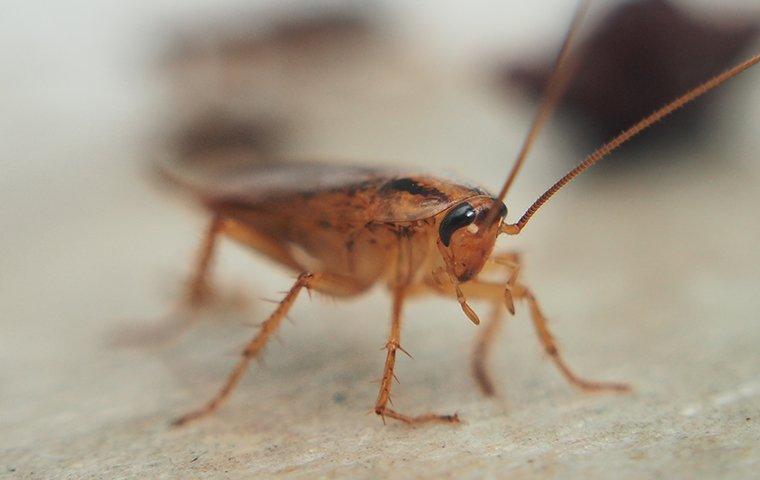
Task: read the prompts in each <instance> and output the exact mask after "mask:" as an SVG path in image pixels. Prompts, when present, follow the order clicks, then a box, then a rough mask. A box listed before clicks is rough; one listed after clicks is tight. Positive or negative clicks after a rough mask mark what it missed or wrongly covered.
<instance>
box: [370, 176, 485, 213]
mask: <svg viewBox="0 0 760 480" xmlns="http://www.w3.org/2000/svg"><path fill="white" fill-rule="evenodd" d="M478 196H488V197H490V195H488V194H487V193H486V192H485V191H483V190H481V189H479V188H475V187H471V186H467V185H462V184H459V183H453V182H449V181H446V180H441V179H439V178H436V177H431V176H426V175H396V176H393V177H391V178H388V179H387V180H386V181H385V182H384V183H383V184H382V185H381V186H380V188H379V189H378V190H377V193H376V195H375V199H374V202H373V213H372V217H373V219H375V220H376V221H378V222H411V221H415V220H422V219H425V218H430V217H432V216H434V215H436V214H438V213H440V212H442V211H444V210H446V209H448V208H450V207H452V206H454V205H456V204H458V203H460V202H463V201H465V200H467V199H468V198H472V197H478Z"/></svg>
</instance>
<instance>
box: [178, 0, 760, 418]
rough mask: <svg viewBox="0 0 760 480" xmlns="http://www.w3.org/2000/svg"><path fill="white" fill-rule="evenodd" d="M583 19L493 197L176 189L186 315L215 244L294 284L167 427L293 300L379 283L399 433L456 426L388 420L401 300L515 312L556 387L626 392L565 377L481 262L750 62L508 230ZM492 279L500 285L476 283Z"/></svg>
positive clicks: (383, 188) (236, 186) (400, 181)
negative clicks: (182, 199)
mask: <svg viewBox="0 0 760 480" xmlns="http://www.w3.org/2000/svg"><path fill="white" fill-rule="evenodd" d="M583 10H584V8H583V7H582V8H580V9H579V11H578V13H577V14H576V16H575V19H574V20H573V23H572V25H571V27H570V29H569V31H568V34H567V36H566V38H565V41H564V44H563V46H562V49H561V50H560V53H559V55H558V57H557V60H556V64H555V71H554V74H553V76H552V79H551V81H550V82H549V85H548V87H547V93H546V94H545V96H544V99H543V101H542V104H541V105H540V107H539V109H538V113H537V114H536V116H535V118H534V119H533V122H532V125H531V127H530V130H529V132H528V134H527V136H526V139H525V141H524V143H523V145H522V148H521V151H520V153H519V155H518V157H517V160H516V161H515V163H514V165H513V167H512V169H511V171H510V173H509V175H508V176H507V179H506V181H505V182H504V185H503V187H502V188H501V190H500V192H499V193H498V194H497V195H495V196H494V195H491V194H489V193H487V192H486V191H485V190H483V189H481V188H477V187H472V186H468V185H462V184H457V183H452V182H450V181H446V180H441V179H439V178H436V177H434V176H428V175H416V174H415V175H404V174H398V173H397V172H391V171H383V170H377V169H369V168H361V167H346V166H338V165H330V164H318V163H281V164H271V163H270V164H263V165H259V166H256V165H254V166H246V167H244V168H242V169H239V170H237V171H233V172H231V173H230V174H227V175H224V176H220V177H211V178H209V177H204V178H203V179H200V180H199V179H198V178H196V179H195V180H193V181H189V180H188V179H187V178H185V179H182V180H179V179H177V178H175V180H178V181H179V183H181V184H183V185H185V186H186V187H188V188H189V190H190V191H191V192H192V193H193V194H194V195H195V196H196V197H197V198H198V199H199V200H200V201H201V203H202V204H203V205H204V206H205V207H206V208H207V209H208V210H209V211H210V212H211V215H212V220H211V223H210V226H209V228H208V231H207V233H206V235H205V239H204V242H203V244H202V247H201V250H200V256H199V258H198V262H197V265H196V269H195V272H194V275H193V277H192V279H191V282H190V284H189V291H188V296H187V299H186V302H187V305H189V306H197V305H199V304H200V303H202V302H203V301H204V299H206V298H207V294H208V292H209V287H208V285H209V284H208V279H207V277H208V272H209V267H210V265H211V260H212V257H213V254H214V250H215V246H216V244H217V239H218V238H219V237H220V236H227V237H229V238H232V239H233V240H236V241H237V242H239V243H241V244H243V245H245V246H247V247H249V248H251V249H253V250H256V251H258V252H259V253H262V254H263V255H265V256H267V257H269V258H270V259H271V260H274V261H275V262H277V263H279V264H280V265H283V266H285V267H288V268H290V269H291V270H293V271H294V272H296V273H297V274H298V277H297V279H296V280H295V283H294V284H293V285H292V287H291V288H290V290H289V291H288V292H287V293H286V294H285V297H284V298H283V299H282V300H281V301H280V303H279V304H278V306H277V308H275V310H274V312H272V313H271V314H270V315H269V317H268V318H267V319H266V320H265V321H264V322H263V323H262V324H261V327H260V330H259V332H258V333H257V334H256V335H255V336H254V338H253V339H252V340H251V341H250V342H249V343H248V344H247V345H246V347H245V349H244V350H243V352H242V356H241V358H240V360H239V361H238V363H237V365H236V366H235V367H234V369H233V370H232V372H231V374H230V375H229V377H228V378H227V381H226V383H225V384H224V385H223V386H222V388H221V389H220V390H219V392H218V393H217V394H216V395H215V396H214V397H213V398H212V399H211V400H210V401H209V402H208V403H206V404H205V405H204V406H202V407H201V408H199V409H197V410H195V411H192V412H190V413H188V414H186V415H184V416H182V417H180V418H178V419H177V420H176V421H175V424H178V425H179V424H184V423H187V422H188V421H191V420H193V419H197V418H199V417H202V416H204V415H207V414H209V413H211V412H213V411H214V410H216V409H217V408H218V407H219V406H220V405H221V404H222V403H223V402H224V401H225V399H227V397H228V396H229V395H230V393H231V392H232V390H233V389H234V388H235V386H236V385H237V384H238V382H239V381H240V379H241V377H242V376H243V374H244V373H245V371H246V370H247V368H248V365H249V363H250V361H251V359H253V358H254V357H256V356H257V355H258V354H259V353H260V352H261V351H262V349H263V348H264V346H265V345H266V344H267V341H268V340H269V339H270V337H271V336H272V335H273V334H274V333H275V332H276V331H277V329H278V327H279V326H280V324H281V322H282V320H283V319H284V318H285V317H286V315H287V313H288V310H290V308H291V307H292V306H293V303H294V302H295V301H296V298H297V297H298V295H299V293H300V292H301V291H302V290H303V289H307V290H309V291H311V290H314V291H317V292H320V293H324V294H327V295H331V296H335V297H351V296H355V295H359V294H361V293H363V292H366V291H367V290H368V289H370V287H372V286H373V285H375V284H378V283H385V284H386V285H387V287H388V290H389V291H390V294H391V296H392V299H393V302H392V304H393V306H392V310H391V328H390V333H389V335H388V341H387V343H386V350H387V352H386V360H385V367H384V370H383V376H382V379H381V382H380V391H379V393H378V396H377V400H376V402H375V407H374V412H375V413H376V414H377V415H379V416H380V417H382V419H383V421H385V418H386V417H388V418H393V419H396V420H400V421H402V422H405V423H408V424H416V423H423V422H448V423H456V422H458V421H459V418H458V416H457V415H456V414H454V415H438V414H432V413H427V414H423V415H417V416H409V415H405V414H403V413H399V412H397V411H395V410H393V409H391V408H389V406H388V404H389V399H390V393H391V387H392V384H393V379H394V373H393V369H394V365H395V363H396V354H397V353H398V351H402V352H405V351H404V349H403V348H402V347H401V318H402V309H403V306H404V302H405V301H406V299H407V298H409V297H411V296H415V295H422V294H437V295H445V296H450V297H452V298H456V300H457V301H458V302H459V305H460V306H461V308H462V310H463V311H464V313H465V314H466V316H467V317H468V318H469V319H470V320H471V321H472V322H473V323H474V324H476V325H478V324H479V323H480V320H479V319H478V316H477V314H476V313H475V311H474V310H473V309H472V308H471V307H470V305H469V304H468V299H483V300H488V301H490V302H493V303H494V304H495V305H496V306H497V307H499V306H506V309H507V310H509V312H510V313H512V314H514V311H515V306H514V303H515V302H517V301H522V302H525V303H526V304H527V305H528V308H529V310H530V314H531V317H532V319H533V324H534V326H535V330H536V333H537V335H538V337H539V340H540V341H541V343H542V345H543V347H544V349H545V350H546V353H547V354H548V355H549V357H550V358H551V360H552V361H553V363H554V364H555V365H556V366H557V368H558V369H559V370H560V372H561V373H562V375H564V376H565V377H566V379H567V380H568V381H569V382H570V383H571V384H572V385H574V386H576V387H579V388H581V389H583V390H610V391H626V390H628V386H627V385H625V384H621V383H607V382H594V381H588V380H585V379H583V378H581V377H579V376H578V375H576V374H575V373H573V371H572V370H571V369H570V368H569V367H568V366H567V364H566V363H565V362H564V360H563V359H562V357H561V356H560V354H559V350H558V348H557V346H556V344H555V342H554V339H553V338H552V335H551V333H550V332H549V330H548V328H547V324H546V321H545V319H544V316H543V315H542V313H541V310H540V308H539V305H538V303H537V301H536V297H535V296H534V294H533V292H532V291H531V290H530V289H529V288H528V287H527V286H526V284H525V283H523V282H522V280H521V279H520V277H519V276H518V273H519V271H520V262H519V256H518V255H517V254H515V253H493V249H494V244H495V242H496V239H497V237H498V236H499V235H500V234H507V235H517V234H519V233H520V232H522V230H523V229H524V228H525V226H526V224H527V223H528V222H529V221H530V219H531V218H532V217H533V215H534V214H535V213H536V212H537V211H538V210H539V208H541V206H542V205H544V203H546V202H547V201H548V200H549V199H550V198H551V197H552V196H553V195H554V194H555V193H557V191H558V190H560V189H561V188H562V187H563V186H564V185H565V184H567V183H569V182H570V181H571V180H573V178H575V177H576V176H577V175H579V174H580V173H582V172H583V171H585V170H586V169H588V168H589V167H591V166H592V165H594V164H595V163H597V162H598V161H599V160H601V159H603V158H605V157H606V156H608V155H609V154H610V153H611V152H612V151H614V150H615V149H617V148H618V147H619V146H620V145H621V144H623V143H625V142H626V141H628V140H629V139H631V138H632V137H634V136H635V135H637V134H639V133H640V132H641V131H643V130H645V129H646V128H648V127H649V126H651V125H652V124H654V123H655V122H657V121H659V120H661V119H662V118H663V117H665V116H667V115H669V114H670V113H672V112H673V111H675V110H677V109H679V108H681V107H682V106H684V105H685V104H687V103H689V102H690V101H692V100H694V99H696V98H697V97H699V96H701V95H703V94H705V93H706V92H708V91H710V90H712V89H713V88H715V87H717V86H718V85H720V84H722V83H723V82H725V81H727V80H728V79H730V78H732V77H734V76H736V75H738V74H739V73H741V72H742V71H744V70H746V69H748V68H750V67H751V66H752V65H755V64H756V63H758V62H760V54H758V55H755V56H753V57H751V58H750V59H748V60H746V61H744V62H743V63H741V64H738V65H737V66H735V67H733V68H731V69H729V70H726V71H725V72H723V73H721V74H720V75H717V76H715V77H713V78H712V79H710V80H708V81H706V82H705V83H703V84H701V85H699V86H697V87H696V88H694V89H692V90H690V91H688V92H687V93H685V94H684V95H682V96H681V97H678V98H677V99H675V100H674V101H672V102H671V103H669V104H667V105H665V106H664V107H662V108H660V109H659V110H657V111H655V112H654V113H652V114H651V115H649V116H648V117H646V118H644V119H643V120H641V121H639V122H638V123H636V124H635V125H633V126H632V127H630V128H629V129H627V130H625V131H624V132H622V133H621V134H620V135H618V136H617V137H615V138H613V139H612V140H611V141H609V142H608V143H606V144H604V145H603V146H602V147H600V148H599V149H598V150H596V151H595V152H593V153H592V154H590V155H589V156H588V157H587V158H586V159H585V160H584V161H583V162H581V163H580V164H579V165H578V166H577V167H575V168H574V169H572V170H571V171H570V172H569V173H567V174H566V175H565V176H564V177H562V178H561V179H559V180H558V181H557V182H556V183H555V184H554V185H553V186H552V187H551V188H549V189H548V190H547V191H546V192H545V193H544V194H543V195H541V196H540V197H539V198H538V199H537V200H536V201H535V202H534V203H533V204H532V205H531V206H530V208H528V210H527V211H526V212H525V213H524V214H523V215H522V217H520V218H519V219H518V220H517V221H516V222H514V223H509V222H508V221H507V220H506V214H507V208H506V206H505V204H504V203H503V201H504V198H505V197H506V194H507V192H508V191H509V188H510V186H511V185H512V183H513V181H514V179H515V178H516V176H517V173H518V172H519V170H520V168H521V166H522V165H523V163H524V160H525V157H526V155H527V153H528V151H529V149H530V147H531V145H532V144H533V141H534V139H535V137H536V135H537V134H538V132H539V130H540V129H541V127H542V126H543V124H544V123H545V121H546V119H547V117H548V116H549V114H550V112H551V111H552V110H553V108H554V106H555V105H556V103H557V100H558V98H559V97H560V95H561V93H562V90H563V89H564V87H565V86H566V84H567V81H568V78H569V76H570V74H569V72H570V70H572V69H571V68H570V65H572V64H573V63H574V62H572V61H571V57H570V56H569V54H568V51H569V45H570V44H571V39H572V37H573V35H574V34H575V32H576V31H577V29H578V25H579V21H580V18H581V16H582V13H581V12H582V11H583ZM492 269H501V270H502V271H503V272H504V276H505V278H506V281H505V282H504V283H498V282H493V281H488V280H485V279H483V277H482V276H481V273H482V272H484V271H486V270H492ZM498 321H499V319H498V318H494V319H492V320H491V322H490V323H489V324H488V325H486V326H485V328H484V329H483V331H482V332H481V335H480V337H479V339H478V342H477V344H476V349H475V354H474V358H473V373H474V375H475V378H476V380H477V383H478V385H479V387H480V389H481V390H482V391H483V392H484V393H485V394H487V395H488V394H493V384H492V382H491V380H490V378H489V376H488V374H487V371H486V369H485V356H486V353H487V352H488V350H489V345H490V344H491V343H492V341H493V339H494V333H495V331H496V329H497V328H498V324H497V322H498Z"/></svg>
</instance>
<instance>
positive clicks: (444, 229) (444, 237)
mask: <svg viewBox="0 0 760 480" xmlns="http://www.w3.org/2000/svg"><path fill="white" fill-rule="evenodd" d="M475 217H476V212H475V209H474V208H472V205H470V204H469V203H467V202H465V203H462V204H461V205H457V206H456V207H454V208H452V209H451V211H450V212H449V213H448V214H447V215H446V216H445V217H444V218H443V221H442V222H441V226H440V228H439V229H438V236H439V237H441V242H443V244H444V245H446V246H447V247H448V246H449V244H450V243H451V236H452V235H454V232H456V231H457V230H459V229H460V228H462V227H466V226H468V225H470V224H471V223H472V222H474V221H475Z"/></svg>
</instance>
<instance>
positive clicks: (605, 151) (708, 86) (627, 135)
mask: <svg viewBox="0 0 760 480" xmlns="http://www.w3.org/2000/svg"><path fill="white" fill-rule="evenodd" d="M758 62H760V54H757V55H754V56H752V57H750V58H749V59H748V60H745V61H744V62H742V63H740V64H738V65H736V66H735V67H733V68H730V69H728V70H726V71H724V72H723V73H721V74H719V75H716V76H714V77H713V78H711V79H710V80H708V81H706V82H704V83H703V84H701V85H699V86H697V87H695V88H693V89H691V90H689V91H688V92H686V93H685V94H683V95H681V96H680V97H678V98H677V99H675V100H673V101H672V102H670V103H669V104H667V105H665V106H664V107H662V108H660V109H659V110H657V111H655V112H654V113H652V114H651V115H649V116H648V117H646V118H644V119H643V120H641V121H639V122H638V123H636V124H635V125H633V126H632V127H630V128H629V129H628V130H625V131H624V132H623V133H621V134H620V135H618V136H617V137H615V138H613V139H612V140H610V141H609V142H607V143H605V144H604V145H602V146H601V147H599V148H598V149H597V150H596V151H595V152H593V153H592V154H591V155H589V156H588V157H586V159H585V160H583V162H581V163H580V164H578V166H577V167H575V168H574V169H572V170H570V171H569V172H568V173H567V175H565V176H564V177H562V178H560V179H559V180H558V181H557V183H555V184H554V185H552V186H551V188H549V190H547V191H546V192H544V194H543V195H541V196H540V197H539V198H538V200H536V201H535V202H533V205H531V206H530V208H528V210H527V211H526V212H525V213H524V214H523V216H522V217H521V218H520V220H519V221H518V222H517V223H514V224H505V225H503V226H502V232H504V233H507V234H510V235H516V234H518V233H520V231H521V230H522V229H523V227H525V225H526V224H527V223H528V221H529V220H530V219H531V217H533V215H534V214H535V213H536V211H538V209H539V208H541V206H542V205H543V204H545V203H546V202H547V201H548V200H549V199H550V198H551V197H552V196H553V195H554V194H555V193H557V192H558V191H559V190H560V189H561V188H562V187H564V186H565V185H566V184H568V183H569V182H570V181H571V180H572V179H574V178H575V177H577V176H578V175H580V174H581V173H583V172H585V171H586V170H588V169H589V168H590V167H591V166H592V165H594V164H595V163H597V162H598V161H599V160H601V159H603V158H604V157H606V156H608V155H609V154H610V153H612V152H613V151H615V150H616V149H617V148H618V147H620V146H621V145H622V144H624V143H625V142H627V141H628V140H630V139H631V138H633V137H635V136H636V135H638V134H639V133H641V132H642V131H644V130H646V129H647V128H649V127H651V126H652V125H653V124H655V123H657V122H659V121H660V120H662V119H663V118H664V117H666V116H668V115H670V114H671V113H673V112H674V111H676V110H678V109H679V108H681V107H683V106H684V105H686V104H687V103H689V102H691V101H692V100H695V99H697V98H699V97H701V96H702V95H704V94H705V93H707V92H709V91H710V90H712V89H714V88H715V87H717V86H719V85H720V84H722V83H724V82H725V81H727V80H730V79H731V78H733V77H735V76H737V75H739V74H740V73H742V72H743V71H745V70H747V69H748V68H750V67H751V66H753V65H755V64H756V63H758Z"/></svg>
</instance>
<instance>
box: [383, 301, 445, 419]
mask: <svg viewBox="0 0 760 480" xmlns="http://www.w3.org/2000/svg"><path fill="white" fill-rule="evenodd" d="M406 293H407V292H406V287H404V286H396V287H394V290H393V314H392V319H391V331H390V334H389V335H388V343H387V344H386V350H387V354H386V357H385V367H384V369H383V378H382V380H381V381H380V392H379V393H378V395H377V401H376V402H375V413H376V414H378V415H380V417H381V418H382V419H383V422H385V418H386V417H388V418H393V419H395V420H399V421H401V422H404V423H407V424H410V425H413V424H418V423H427V422H442V423H457V422H459V417H458V416H457V415H456V414H454V415H437V414H433V413H428V414H424V415H418V416H414V417H412V416H408V415H404V414H401V413H398V412H396V411H394V410H391V409H390V408H388V406H387V405H388V402H389V401H390V397H391V387H392V386H393V380H394V378H395V375H394V374H393V368H394V366H395V364H396V352H397V351H399V350H402V349H401V343H400V342H401V308H402V305H403V302H404V299H405V297H406ZM402 351H403V350H402Z"/></svg>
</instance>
